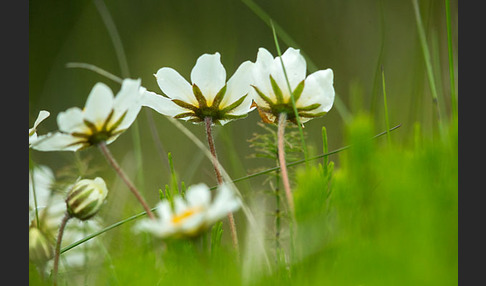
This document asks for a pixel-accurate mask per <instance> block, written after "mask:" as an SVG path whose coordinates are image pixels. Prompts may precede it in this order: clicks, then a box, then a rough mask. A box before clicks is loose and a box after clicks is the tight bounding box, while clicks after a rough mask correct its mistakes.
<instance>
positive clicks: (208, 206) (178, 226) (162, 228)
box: [134, 184, 241, 238]
mask: <svg viewBox="0 0 486 286" xmlns="http://www.w3.org/2000/svg"><path fill="white" fill-rule="evenodd" d="M240 205H241V201H240V199H239V198H238V197H237V196H236V195H235V193H234V192H233V191H232V190H231V189H230V187H229V186H228V185H226V184H223V185H220V186H219V187H218V190H217V194H216V196H215V197H214V199H213V200H212V201H211V190H209V188H208V186H206V185H205V184H197V185H193V186H190V187H189V188H188V190H187V191H186V195H185V200H184V199H183V198H182V197H180V196H176V197H174V209H173V210H172V208H171V204H170V202H169V201H168V200H163V201H161V202H159V203H158V204H157V209H156V214H157V216H158V218H157V219H156V220H151V219H144V220H142V221H140V222H139V223H138V224H137V225H135V228H134V229H135V231H145V232H150V233H152V234H153V235H155V236H157V237H160V238H169V237H173V238H180V237H193V236H196V235H198V234H199V233H200V232H201V231H204V230H206V229H207V228H209V227H210V226H211V225H213V224H214V223H215V222H217V221H218V220H220V219H222V218H224V217H226V216H227V215H228V213H231V212H234V211H236V210H238V209H239V208H240Z"/></svg>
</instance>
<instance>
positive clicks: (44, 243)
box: [29, 227, 54, 263]
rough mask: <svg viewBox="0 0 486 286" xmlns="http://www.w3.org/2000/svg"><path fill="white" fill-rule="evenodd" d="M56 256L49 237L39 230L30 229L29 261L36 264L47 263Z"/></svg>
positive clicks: (35, 228)
mask: <svg viewBox="0 0 486 286" xmlns="http://www.w3.org/2000/svg"><path fill="white" fill-rule="evenodd" d="M53 256H54V248H53V247H52V245H51V243H49V240H48V239H47V237H46V236H45V235H44V234H43V233H42V232H41V231H40V230H39V229H38V228H37V227H30V228H29V260H31V261H33V262H34V263H44V262H47V261H48V260H49V259H51V258H52V257H53Z"/></svg>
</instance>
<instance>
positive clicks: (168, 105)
mask: <svg viewBox="0 0 486 286" xmlns="http://www.w3.org/2000/svg"><path fill="white" fill-rule="evenodd" d="M141 103H142V106H146V107H150V108H152V109H153V110H155V111H157V112H158V113H160V114H163V115H166V116H176V115H177V114H180V113H184V112H188V111H189V110H188V109H185V108H182V107H180V106H179V105H177V104H175V103H174V102H172V100H170V99H168V98H167V97H164V96H162V95H159V94H157V93H155V92H151V91H145V92H144V94H143V96H142V99H141Z"/></svg>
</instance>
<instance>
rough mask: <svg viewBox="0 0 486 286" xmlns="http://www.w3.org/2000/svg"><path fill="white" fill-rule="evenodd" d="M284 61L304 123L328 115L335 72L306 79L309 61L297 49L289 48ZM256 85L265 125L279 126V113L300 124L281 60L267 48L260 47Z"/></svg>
mask: <svg viewBox="0 0 486 286" xmlns="http://www.w3.org/2000/svg"><path fill="white" fill-rule="evenodd" d="M281 59H282V61H283V64H284V66H285V70H286V73H287V77H288V81H289V83H290V88H291V90H292V93H293V96H294V100H295V105H296V108H297V112H298V114H299V117H300V121H301V123H304V122H307V121H309V120H310V119H312V118H315V117H319V116H323V115H324V114H326V113H327V112H328V111H329V110H330V109H331V107H332V105H333V102H334V87H333V78H334V75H333V71H332V70H331V69H329V68H328V69H325V70H319V71H316V72H314V73H312V74H310V75H309V76H307V77H306V69H307V64H306V61H305V59H304V57H303V56H302V55H301V54H300V50H297V49H294V48H288V49H287V50H286V51H285V53H283V54H282V58H281ZM252 82H253V83H252V86H253V90H252V91H251V96H252V97H253V99H254V100H255V103H256V105H257V108H258V111H259V113H260V116H262V119H263V120H264V121H265V122H267V123H270V122H272V123H276V122H277V121H278V116H279V114H280V113H282V112H283V113H286V114H287V119H288V120H289V121H291V122H293V123H296V118H295V113H294V110H293V107H292V101H291V94H290V92H289V88H288V84H287V81H286V79H285V74H284V70H283V68H282V63H281V61H280V57H275V58H274V57H273V56H272V54H271V53H270V52H269V51H267V50H266V49H265V48H260V49H259V50H258V54H257V60H256V62H255V66H254V68H253V81H252Z"/></svg>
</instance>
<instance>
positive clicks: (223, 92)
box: [211, 84, 227, 108]
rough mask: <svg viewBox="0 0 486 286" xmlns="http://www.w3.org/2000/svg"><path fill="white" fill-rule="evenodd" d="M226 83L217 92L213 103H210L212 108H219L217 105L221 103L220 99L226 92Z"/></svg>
mask: <svg viewBox="0 0 486 286" xmlns="http://www.w3.org/2000/svg"><path fill="white" fill-rule="evenodd" d="M226 87H227V86H226V84H225V85H224V86H223V87H222V88H221V89H220V90H219V91H218V94H216V96H215V97H214V100H213V104H211V107H213V108H219V105H220V104H221V101H222V100H223V98H224V96H225V94H226Z"/></svg>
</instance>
